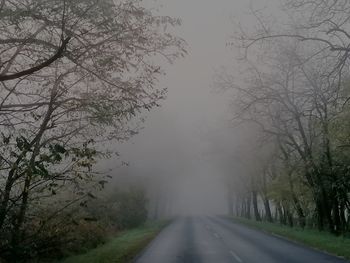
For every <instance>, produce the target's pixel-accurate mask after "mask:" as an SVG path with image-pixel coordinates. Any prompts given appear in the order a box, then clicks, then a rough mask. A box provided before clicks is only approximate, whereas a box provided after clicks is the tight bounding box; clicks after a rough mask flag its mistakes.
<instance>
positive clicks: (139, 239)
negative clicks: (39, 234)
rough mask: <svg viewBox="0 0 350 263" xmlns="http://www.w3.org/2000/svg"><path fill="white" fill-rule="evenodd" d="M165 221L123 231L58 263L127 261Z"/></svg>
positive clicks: (156, 232) (124, 262)
mask: <svg viewBox="0 0 350 263" xmlns="http://www.w3.org/2000/svg"><path fill="white" fill-rule="evenodd" d="M165 225H166V223H156V224H155V223H152V224H151V223H149V224H146V225H145V226H143V227H140V228H137V229H133V230H129V231H125V232H123V233H121V234H120V235H118V236H117V237H116V238H114V239H112V240H110V241H109V242H107V243H106V244H104V245H102V246H100V247H98V248H95V249H93V250H90V251H89V252H87V253H86V254H83V255H78V256H72V257H69V258H67V259H65V260H63V261H61V262H60V263H110V262H113V263H127V262H131V261H132V260H133V259H134V257H135V256H136V255H137V254H138V253H140V251H141V250H142V249H143V248H144V247H146V246H147V244H148V243H149V242H150V241H151V240H152V239H153V238H154V237H155V236H156V235H157V234H158V233H159V232H160V230H161V229H162V228H163V227H164V226H165Z"/></svg>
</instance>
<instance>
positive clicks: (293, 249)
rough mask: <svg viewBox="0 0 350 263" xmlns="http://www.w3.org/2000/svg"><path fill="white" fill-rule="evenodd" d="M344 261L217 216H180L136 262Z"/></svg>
mask: <svg viewBox="0 0 350 263" xmlns="http://www.w3.org/2000/svg"><path fill="white" fill-rule="evenodd" d="M175 262H176V263H226V262H232V263H330V262H332V263H345V262H347V261H345V260H342V259H339V258H337V257H333V256H330V255H328V254H325V253H322V252H318V251H316V250H313V249H310V248H306V247H304V246H302V245H298V244H296V243H293V242H289V241H287V240H285V239H283V238H279V237H277V236H272V235H268V234H265V233H263V232H261V231H258V230H254V229H250V228H248V227H245V226H242V225H240V224H236V223H233V222H231V221H230V220H228V219H225V218H220V217H187V218H179V219H177V220H175V221H174V222H173V223H172V224H170V225H169V226H168V227H166V228H165V229H164V230H163V231H162V232H161V233H160V234H159V236H158V237H157V238H156V239H155V240H154V241H152V242H151V244H150V245H149V246H148V248H146V250H145V251H144V252H143V253H141V255H140V256H139V257H138V258H137V259H136V261H135V263H175Z"/></svg>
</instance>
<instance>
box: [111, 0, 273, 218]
mask: <svg viewBox="0 0 350 263" xmlns="http://www.w3.org/2000/svg"><path fill="white" fill-rule="evenodd" d="M256 2H259V3H258V4H257V5H256V6H257V7H258V6H264V4H263V3H262V1H256ZM270 2H271V1H270ZM251 4H253V3H248V1H244V0H239V1H237V0H235V1H233V0H220V1H211V0H178V1H171V0H166V1H150V3H149V5H150V6H153V7H154V6H158V7H160V8H159V12H160V13H162V14H165V15H169V16H173V17H178V18H180V19H181V20H182V25H181V26H180V27H178V28H176V29H175V30H176V31H175V33H176V34H177V35H179V36H180V37H182V38H183V39H185V41H186V42H187V49H188V55H186V57H185V58H183V59H180V60H178V61H177V62H176V63H175V64H174V65H170V66H166V73H167V74H166V76H165V77H163V78H161V80H160V83H159V86H161V87H166V88H168V94H167V98H166V99H165V101H162V102H161V107H160V108H157V109H155V110H152V111H151V112H150V113H147V115H146V122H145V123H144V125H143V127H144V129H142V130H141V132H140V134H138V135H137V136H135V137H133V138H132V139H131V140H130V141H127V142H126V143H124V144H122V145H118V146H117V150H118V151H119V152H120V154H121V157H122V159H123V160H125V161H127V162H128V163H129V167H128V170H129V173H128V174H131V175H133V176H156V178H159V177H165V178H167V179H166V180H165V181H166V184H168V186H165V187H166V189H170V191H171V199H172V200H171V203H172V213H173V214H178V213H180V214H186V213H189V214H193V213H203V214H225V213H227V209H226V207H227V205H226V194H227V189H226V187H225V180H224V179H223V178H224V177H225V176H226V175H227V174H228V173H229V174H231V175H232V176H234V173H235V172H236V171H235V167H234V166H231V167H229V168H227V167H225V168H224V167H223V166H222V165H221V163H220V162H218V158H217V157H218V156H217V155H216V154H215V153H214V154H213V153H212V152H213V151H214V149H211V148H212V146H213V145H212V143H211V137H215V136H226V138H227V140H231V141H232V140H234V137H235V134H234V133H235V131H234V130H233V129H231V128H230V121H229V120H230V118H231V116H232V109H231V108H230V107H229V104H230V100H229V99H227V96H226V95H227V94H222V93H221V92H218V91H217V90H216V89H215V87H214V84H213V77H214V75H215V74H216V73H217V72H218V71H220V70H221V68H222V67H229V68H230V69H231V70H232V69H234V68H237V67H238V64H239V61H238V60H237V58H238V53H237V50H235V49H233V48H232V47H230V46H228V45H227V44H228V42H229V39H230V38H231V36H232V34H233V33H234V22H235V21H237V20H239V19H240V21H247V25H249V19H252V18H251V17H250V18H247V17H249V16H248V13H249V7H250V6H251ZM253 23H254V22H253V21H252V24H253ZM236 132H237V131H236ZM227 143H228V144H230V142H229V141H228V142H227ZM114 174H118V169H117V170H115V172H114Z"/></svg>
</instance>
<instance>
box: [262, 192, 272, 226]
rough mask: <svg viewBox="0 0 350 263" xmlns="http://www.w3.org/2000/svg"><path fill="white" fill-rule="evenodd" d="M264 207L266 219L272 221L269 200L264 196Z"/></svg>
mask: <svg viewBox="0 0 350 263" xmlns="http://www.w3.org/2000/svg"><path fill="white" fill-rule="evenodd" d="M264 207H265V215H266V220H267V221H268V222H270V223H272V222H273V218H272V213H271V207H270V201H269V199H268V198H267V197H265V198H264Z"/></svg>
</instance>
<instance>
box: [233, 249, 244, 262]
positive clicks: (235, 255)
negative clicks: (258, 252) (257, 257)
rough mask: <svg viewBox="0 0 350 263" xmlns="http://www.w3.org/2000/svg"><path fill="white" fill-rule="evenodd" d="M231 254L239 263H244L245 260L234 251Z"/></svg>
mask: <svg viewBox="0 0 350 263" xmlns="http://www.w3.org/2000/svg"><path fill="white" fill-rule="evenodd" d="M230 254H231V255H232V256H233V257H234V258H235V260H237V261H238V262H239V263H243V260H242V259H241V258H240V257H239V256H238V255H237V254H236V253H235V252H233V251H232V250H231V251H230Z"/></svg>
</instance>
